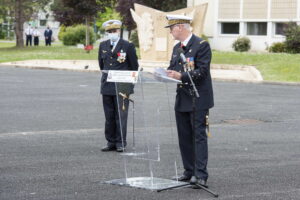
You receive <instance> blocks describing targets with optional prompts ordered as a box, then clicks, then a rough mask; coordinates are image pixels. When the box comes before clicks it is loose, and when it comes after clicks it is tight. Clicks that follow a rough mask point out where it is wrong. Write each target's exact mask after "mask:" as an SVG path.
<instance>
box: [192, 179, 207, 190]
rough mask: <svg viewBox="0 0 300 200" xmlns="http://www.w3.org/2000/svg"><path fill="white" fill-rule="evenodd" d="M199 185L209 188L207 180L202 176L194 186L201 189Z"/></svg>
mask: <svg viewBox="0 0 300 200" xmlns="http://www.w3.org/2000/svg"><path fill="white" fill-rule="evenodd" d="M199 185H200V186H202V187H206V188H208V185H207V181H206V180H204V179H201V178H199V179H197V181H196V183H195V185H194V188H195V189H200V187H199Z"/></svg>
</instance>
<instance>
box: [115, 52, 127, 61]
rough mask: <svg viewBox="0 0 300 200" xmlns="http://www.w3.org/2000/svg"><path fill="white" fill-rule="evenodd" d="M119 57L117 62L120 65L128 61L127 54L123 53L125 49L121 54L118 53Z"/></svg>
mask: <svg viewBox="0 0 300 200" xmlns="http://www.w3.org/2000/svg"><path fill="white" fill-rule="evenodd" d="M117 55H118V59H117V61H118V62H119V63H123V62H125V60H126V52H123V49H121V52H118V53H117Z"/></svg>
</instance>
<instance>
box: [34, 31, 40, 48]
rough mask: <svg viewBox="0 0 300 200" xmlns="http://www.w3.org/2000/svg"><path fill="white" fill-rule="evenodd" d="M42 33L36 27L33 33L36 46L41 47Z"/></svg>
mask: <svg viewBox="0 0 300 200" xmlns="http://www.w3.org/2000/svg"><path fill="white" fill-rule="evenodd" d="M40 35H41V33H40V31H39V30H38V29H37V27H35V29H34V31H33V43H34V46H39V43H40Z"/></svg>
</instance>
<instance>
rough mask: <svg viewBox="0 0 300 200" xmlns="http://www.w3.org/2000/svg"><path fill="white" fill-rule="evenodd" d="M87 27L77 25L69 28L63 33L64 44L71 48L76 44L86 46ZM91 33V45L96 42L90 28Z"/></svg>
mask: <svg viewBox="0 0 300 200" xmlns="http://www.w3.org/2000/svg"><path fill="white" fill-rule="evenodd" d="M85 31H86V26H85V25H77V26H71V27H67V28H66V31H65V32H64V33H63V38H62V39H63V44H64V45H67V46H70V45H76V44H84V45H85ZM89 33H90V44H93V43H94V42H95V38H96V36H95V33H94V31H93V29H92V28H89Z"/></svg>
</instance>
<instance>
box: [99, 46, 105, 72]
mask: <svg viewBox="0 0 300 200" xmlns="http://www.w3.org/2000/svg"><path fill="white" fill-rule="evenodd" d="M101 54H102V45H101V43H100V45H99V52H98V62H99V68H100V70H103V68H104V62H103V59H102V56H101Z"/></svg>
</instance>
